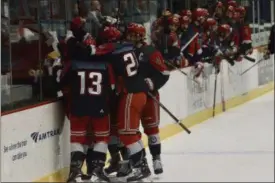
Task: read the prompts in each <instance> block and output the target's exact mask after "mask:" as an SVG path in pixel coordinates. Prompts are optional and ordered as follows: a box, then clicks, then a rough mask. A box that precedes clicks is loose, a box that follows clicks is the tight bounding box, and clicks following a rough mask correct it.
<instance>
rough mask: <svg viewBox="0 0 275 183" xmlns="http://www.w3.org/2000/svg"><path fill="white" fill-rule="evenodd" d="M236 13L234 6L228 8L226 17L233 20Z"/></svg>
mask: <svg viewBox="0 0 275 183" xmlns="http://www.w3.org/2000/svg"><path fill="white" fill-rule="evenodd" d="M234 12H235V8H234V7H233V6H228V8H227V11H226V16H227V17H229V18H233V15H234Z"/></svg>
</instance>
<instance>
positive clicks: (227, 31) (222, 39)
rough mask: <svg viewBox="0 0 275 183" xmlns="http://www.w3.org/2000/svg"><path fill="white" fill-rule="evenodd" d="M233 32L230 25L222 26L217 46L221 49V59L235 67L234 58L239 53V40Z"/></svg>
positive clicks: (219, 30)
mask: <svg viewBox="0 0 275 183" xmlns="http://www.w3.org/2000/svg"><path fill="white" fill-rule="evenodd" d="M231 30H232V28H231V27H230V25H228V24H222V25H220V26H219V28H218V39H217V41H216V45H217V46H218V47H219V52H220V54H219V55H220V57H223V58H225V59H226V60H227V61H228V62H229V63H230V64H231V65H234V57H235V54H236V53H237V51H238V46H237V45H238V42H237V41H238V40H236V37H234V34H232V31H231Z"/></svg>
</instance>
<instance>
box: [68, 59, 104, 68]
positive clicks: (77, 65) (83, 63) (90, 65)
mask: <svg viewBox="0 0 275 183" xmlns="http://www.w3.org/2000/svg"><path fill="white" fill-rule="evenodd" d="M72 68H73V70H78V69H98V70H104V69H106V64H105V63H104V62H102V63H100V62H92V61H91V62H89V61H79V60H73V61H72Z"/></svg>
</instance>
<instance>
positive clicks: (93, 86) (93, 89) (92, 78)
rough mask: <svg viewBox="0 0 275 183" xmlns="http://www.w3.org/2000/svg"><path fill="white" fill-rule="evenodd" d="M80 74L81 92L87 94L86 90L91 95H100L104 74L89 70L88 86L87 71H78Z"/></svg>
mask: <svg viewBox="0 0 275 183" xmlns="http://www.w3.org/2000/svg"><path fill="white" fill-rule="evenodd" d="M77 74H78V76H80V94H81V95H85V94H86V92H88V94H90V95H100V94H101V92H102V86H101V83H102V74H101V73H99V72H88V74H89V82H88V83H89V84H90V86H86V77H87V75H86V72H85V71H80V72H78V73H77Z"/></svg>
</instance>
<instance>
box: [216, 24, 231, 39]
mask: <svg viewBox="0 0 275 183" xmlns="http://www.w3.org/2000/svg"><path fill="white" fill-rule="evenodd" d="M218 33H219V37H220V38H226V37H228V36H229V35H230V33H231V26H230V25H228V24H222V25H220V26H219V28H218Z"/></svg>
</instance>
